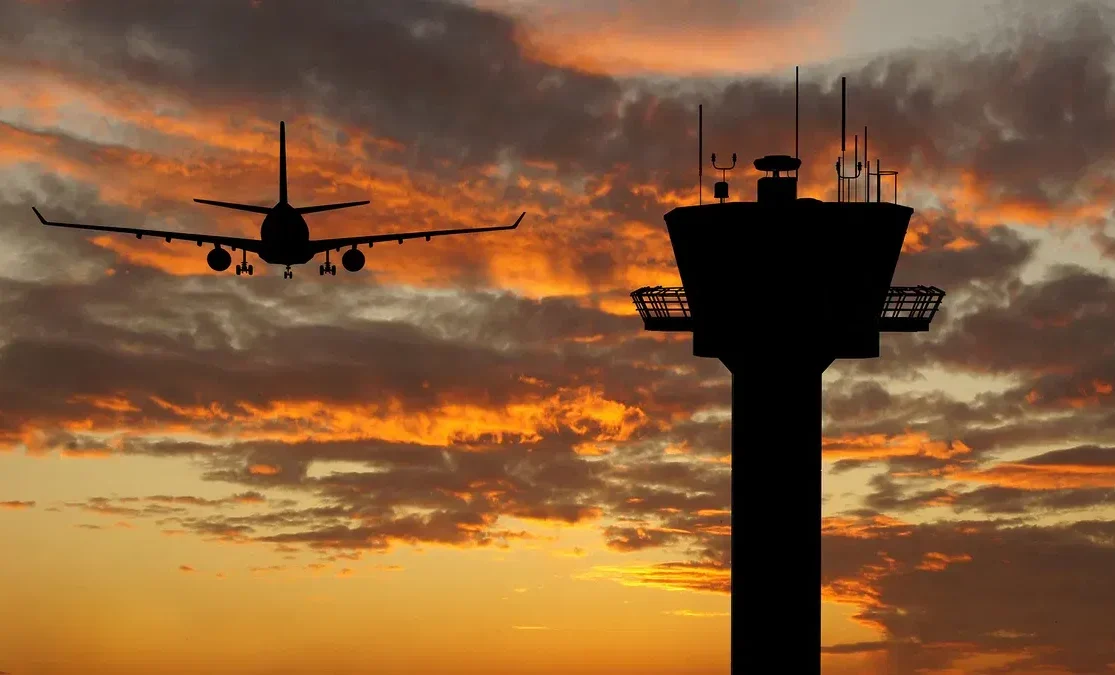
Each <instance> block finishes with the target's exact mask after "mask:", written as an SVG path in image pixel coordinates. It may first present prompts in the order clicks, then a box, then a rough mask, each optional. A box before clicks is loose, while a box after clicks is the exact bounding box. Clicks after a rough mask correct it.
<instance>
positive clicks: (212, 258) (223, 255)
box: [205, 248, 232, 272]
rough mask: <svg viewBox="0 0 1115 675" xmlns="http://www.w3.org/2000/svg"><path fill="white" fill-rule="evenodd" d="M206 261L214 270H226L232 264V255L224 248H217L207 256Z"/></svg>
mask: <svg viewBox="0 0 1115 675" xmlns="http://www.w3.org/2000/svg"><path fill="white" fill-rule="evenodd" d="M205 262H207V263H209V268H210V269H212V270H213V271H215V272H224V271H225V270H227V269H228V266H229V265H231V264H232V256H231V255H229V253H228V251H226V250H224V249H223V248H215V249H213V250H212V251H210V252H209V255H207V256H205Z"/></svg>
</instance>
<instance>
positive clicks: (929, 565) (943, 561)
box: [917, 553, 972, 572]
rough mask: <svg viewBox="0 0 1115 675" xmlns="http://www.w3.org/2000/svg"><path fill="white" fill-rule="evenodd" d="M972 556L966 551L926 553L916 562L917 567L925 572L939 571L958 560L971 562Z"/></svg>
mask: <svg viewBox="0 0 1115 675" xmlns="http://www.w3.org/2000/svg"><path fill="white" fill-rule="evenodd" d="M971 561H972V556H970V555H968V554H967V553H961V554H959V555H949V554H947V553H926V554H925V557H924V559H923V560H922V561H921V563H920V564H918V566H917V569H919V570H922V571H925V572H940V571H941V570H943V569H945V568H946V567H948V566H949V565H951V564H953V563H958V562H971Z"/></svg>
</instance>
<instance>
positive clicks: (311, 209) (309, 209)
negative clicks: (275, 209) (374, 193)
mask: <svg viewBox="0 0 1115 675" xmlns="http://www.w3.org/2000/svg"><path fill="white" fill-rule="evenodd" d="M370 203H371V202H369V201H368V200H366V199H365V200H364V201H362V202H344V203H341V204H319V205H317V206H302V207H299V208H297V209H294V210H295V211H297V212H298V213H302V214H306V213H319V212H321V211H333V210H335V209H347V208H349V207H352V206H363V205H365V204H370Z"/></svg>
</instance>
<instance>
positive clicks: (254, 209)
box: [194, 199, 271, 215]
mask: <svg viewBox="0 0 1115 675" xmlns="http://www.w3.org/2000/svg"><path fill="white" fill-rule="evenodd" d="M194 201H195V202H197V203H198V204H208V205H209V206H219V207H221V208H222V209H234V210H236V211H248V212H250V213H262V214H264V215H266V214H268V213H271V207H270V206H255V205H253V204H234V203H232V202H215V201H213V200H212V199H195V200H194Z"/></svg>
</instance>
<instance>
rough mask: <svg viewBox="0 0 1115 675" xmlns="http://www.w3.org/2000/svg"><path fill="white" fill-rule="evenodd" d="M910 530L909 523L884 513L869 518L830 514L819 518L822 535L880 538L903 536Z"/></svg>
mask: <svg viewBox="0 0 1115 675" xmlns="http://www.w3.org/2000/svg"><path fill="white" fill-rule="evenodd" d="M911 531H912V530H911V526H910V524H909V523H906V522H904V521H901V520H899V519H897V518H892V517H890V516H885V515H877V516H872V517H870V518H851V517H844V516H830V517H827V518H822V519H821V535H822V536H830V537H852V538H855V539H882V538H889V537H893V536H903V535H906V534H909V532H911Z"/></svg>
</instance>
